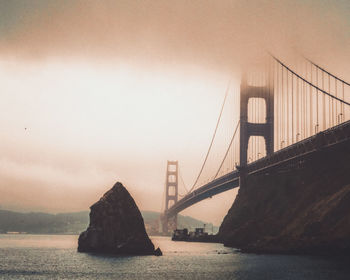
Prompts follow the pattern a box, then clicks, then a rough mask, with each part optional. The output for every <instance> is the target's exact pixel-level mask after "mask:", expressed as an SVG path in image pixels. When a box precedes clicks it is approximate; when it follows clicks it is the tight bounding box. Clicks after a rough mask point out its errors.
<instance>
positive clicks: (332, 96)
mask: <svg viewBox="0 0 350 280" xmlns="http://www.w3.org/2000/svg"><path fill="white" fill-rule="evenodd" d="M270 55H271V56H272V57H273V58H274V59H275V60H276V61H277V62H278V63H279V64H281V65H282V66H283V67H284V68H286V69H287V70H288V71H290V72H291V73H293V74H294V75H295V76H296V77H298V78H299V79H301V80H303V81H304V82H305V83H307V84H308V85H309V86H311V87H313V88H315V89H316V90H318V91H320V92H322V93H324V94H326V95H328V96H329V97H331V98H332V100H333V99H335V100H338V101H340V102H341V103H343V104H346V105H348V106H350V103H349V102H346V101H345V100H342V99H340V98H338V97H336V96H334V95H332V94H330V93H328V92H327V91H325V90H323V89H321V88H319V87H317V86H315V85H314V84H313V83H310V82H309V81H307V80H306V79H304V78H303V77H301V76H300V75H299V74H297V73H295V72H294V71H293V70H292V69H290V68H289V67H288V66H287V65H285V64H284V63H283V62H281V61H280V60H279V59H278V58H276V57H275V56H273V55H272V54H270ZM335 79H337V78H336V77H335Z"/></svg>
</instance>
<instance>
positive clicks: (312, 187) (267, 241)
mask: <svg viewBox="0 0 350 280" xmlns="http://www.w3.org/2000/svg"><path fill="white" fill-rule="evenodd" d="M340 158H341V159H342V160H339V159H340ZM218 237H219V239H220V241H221V242H223V243H224V245H226V246H230V247H235V248H239V249H242V251H245V252H255V253H288V254H289V253H291V254H313V255H315V254H316V255H320V254H341V255H344V254H346V255H349V254H350V143H349V142H346V143H344V144H343V145H342V146H341V147H338V148H332V147H331V148H330V149H328V150H320V151H318V155H317V156H315V157H314V158H313V159H312V160H309V161H304V162H300V163H299V164H298V165H295V166H291V167H289V168H281V169H280V170H276V171H275V172H274V173H265V174H260V175H251V176H249V177H248V178H247V182H246V186H245V187H243V188H240V190H239V193H238V196H237V197H236V200H235V202H234V204H233V206H232V208H231V209H230V210H229V212H228V214H227V216H226V217H225V218H224V221H223V223H222V225H221V227H220V230H219V234H218Z"/></svg>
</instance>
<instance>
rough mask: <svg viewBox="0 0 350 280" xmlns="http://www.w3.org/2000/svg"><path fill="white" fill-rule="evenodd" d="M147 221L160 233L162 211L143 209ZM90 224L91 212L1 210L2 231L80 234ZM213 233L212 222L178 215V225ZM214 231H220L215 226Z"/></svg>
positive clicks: (152, 230) (150, 227)
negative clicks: (49, 212)
mask: <svg viewBox="0 0 350 280" xmlns="http://www.w3.org/2000/svg"><path fill="white" fill-rule="evenodd" d="M141 213H142V216H143V218H144V221H145V226H146V229H147V232H148V233H149V234H150V235H155V234H157V233H158V218H159V216H160V213H158V212H152V211H141ZM88 224H89V212H88V211H82V212H73V213H60V214H48V213H40V212H32V213H20V212H14V211H7V210H0V233H6V232H26V233H33V234H79V233H80V232H82V231H84V230H85V229H86V227H87V226H88ZM204 224H206V229H207V230H208V231H209V233H211V230H212V224H210V223H206V222H203V221H199V220H196V219H194V218H192V217H189V216H182V215H179V216H178V227H179V228H188V229H190V230H191V229H192V230H193V229H194V228H196V227H203V225H204ZM213 229H214V232H217V231H218V228H217V227H213Z"/></svg>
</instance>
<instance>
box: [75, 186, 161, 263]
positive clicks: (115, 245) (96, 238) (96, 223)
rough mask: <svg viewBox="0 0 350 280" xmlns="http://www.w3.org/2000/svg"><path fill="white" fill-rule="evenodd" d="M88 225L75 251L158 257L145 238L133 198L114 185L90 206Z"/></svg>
mask: <svg viewBox="0 0 350 280" xmlns="http://www.w3.org/2000/svg"><path fill="white" fill-rule="evenodd" d="M90 209H91V211H90V224H89V227H88V228H87V230H86V231H84V232H82V233H81V234H80V236H79V240H78V251H79V252H91V253H103V254H123V255H157V256H159V255H161V251H160V249H159V248H158V249H157V250H154V245H153V243H152V241H151V240H150V239H149V237H148V235H147V233H146V230H145V225H144V222H143V218H142V216H141V213H140V210H139V209H138V207H137V205H136V203H135V201H134V199H133V198H132V197H131V195H130V194H129V192H128V191H127V190H126V188H125V187H124V186H123V185H122V184H121V183H119V182H117V183H116V184H115V185H114V186H113V188H112V189H110V190H109V191H108V192H106V193H105V194H104V195H103V197H102V198H101V199H100V200H99V201H98V202H96V203H95V204H93V205H92V206H91V207H90Z"/></svg>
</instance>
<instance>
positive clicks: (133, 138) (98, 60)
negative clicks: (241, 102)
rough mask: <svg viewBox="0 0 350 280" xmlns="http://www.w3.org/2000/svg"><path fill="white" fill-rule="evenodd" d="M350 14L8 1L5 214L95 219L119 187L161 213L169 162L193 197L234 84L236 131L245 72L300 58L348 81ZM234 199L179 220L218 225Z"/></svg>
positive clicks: (1, 71)
mask: <svg viewBox="0 0 350 280" xmlns="http://www.w3.org/2000/svg"><path fill="white" fill-rule="evenodd" d="M349 13H350V5H349V4H348V2H347V1H333V2H330V1H316V0H313V1H312V0H309V1H299V0H298V1H287V0H285V1H278V2H277V1H276V2H271V1H250V2H247V1H220V3H216V2H215V1H205V4H203V2H202V1H199V0H198V1H191V2H190V3H189V2H187V1H176V2H173V1H130V2H124V1H109V0H103V1H98V2H97V1H96V2H94V1H79V0H76V1H53V0H49V1H41V0H36V1H31V3H30V4H29V3H28V2H26V1H20V0H16V1H0V35H1V38H0V92H1V96H2V101H1V102H0V107H1V112H2V117H1V118H0V125H1V127H2V129H1V132H0V133H1V138H2V141H1V143H0V149H1V151H2V153H1V158H0V176H1V185H0V190H1V195H0V197H1V198H0V206H1V208H0V209H9V210H19V211H26V212H27V211H44V212H50V213H58V212H72V211H82V210H88V208H89V207H90V206H91V205H92V204H93V203H94V202H95V201H97V200H98V199H99V197H101V196H102V195H103V194H104V193H105V192H106V191H107V190H108V189H110V188H111V187H112V186H113V184H114V183H115V182H116V181H120V182H122V183H123V184H124V185H125V186H126V187H127V188H128V190H129V192H130V193H131V194H132V196H133V197H134V199H135V201H136V203H137V204H138V205H139V208H140V209H141V210H150V211H157V212H160V211H161V207H162V203H163V191H164V181H165V169H166V162H167V160H178V161H179V165H180V170H181V173H182V176H183V179H184V182H185V184H186V185H187V187H188V186H190V185H191V184H192V183H193V181H194V180H195V177H196V175H197V173H198V171H199V169H200V167H201V164H202V161H203V159H204V157H205V152H206V151H207V148H208V146H209V144H210V140H211V136H212V133H213V130H214V128H215V123H216V119H217V117H218V114H219V112H220V106H221V103H222V100H223V98H224V94H225V91H226V89H227V88H228V85H229V93H230V98H231V99H230V102H231V103H229V104H230V106H231V107H230V108H231V109H230V111H229V112H227V114H228V115H227V116H226V117H227V119H226V124H227V123H229V122H230V118H229V117H231V121H232V120H235V119H238V115H239V109H238V102H237V100H238V99H237V98H239V96H237V92H238V90H239V86H240V70H241V69H242V68H244V66H245V65H246V64H249V63H251V62H252V61H255V60H258V61H260V60H264V58H265V56H266V51H270V52H273V53H274V54H275V55H276V56H277V57H279V58H281V59H282V60H283V61H284V62H286V63H287V64H288V65H292V64H293V63H294V60H295V57H296V56H298V55H299V56H300V55H304V56H306V57H308V58H310V59H312V60H314V61H317V63H318V64H320V65H322V66H323V67H325V68H327V69H328V70H330V72H332V73H335V74H339V76H341V77H342V78H343V79H345V80H350V72H349V63H348V62H349V61H350V48H349V46H350V31H349V30H350V28H349V27H350V19H349V17H348V15H349ZM231 126H232V128H233V126H234V121H232V124H231ZM181 191H182V192H183V191H184V190H181ZM236 194H237V190H231V191H229V192H225V193H223V194H220V195H218V196H215V197H213V198H212V199H208V200H205V201H203V202H201V203H199V204H198V205H195V206H192V207H191V208H189V209H186V210H185V211H183V212H181V214H183V215H189V216H192V217H195V218H198V219H201V220H207V221H209V222H213V223H215V224H219V223H220V222H221V220H222V219H223V217H224V216H225V214H226V213H227V211H228V209H229V208H230V207H231V205H232V203H233V201H234V198H235V195H236ZM203 209H210V211H203Z"/></svg>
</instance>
